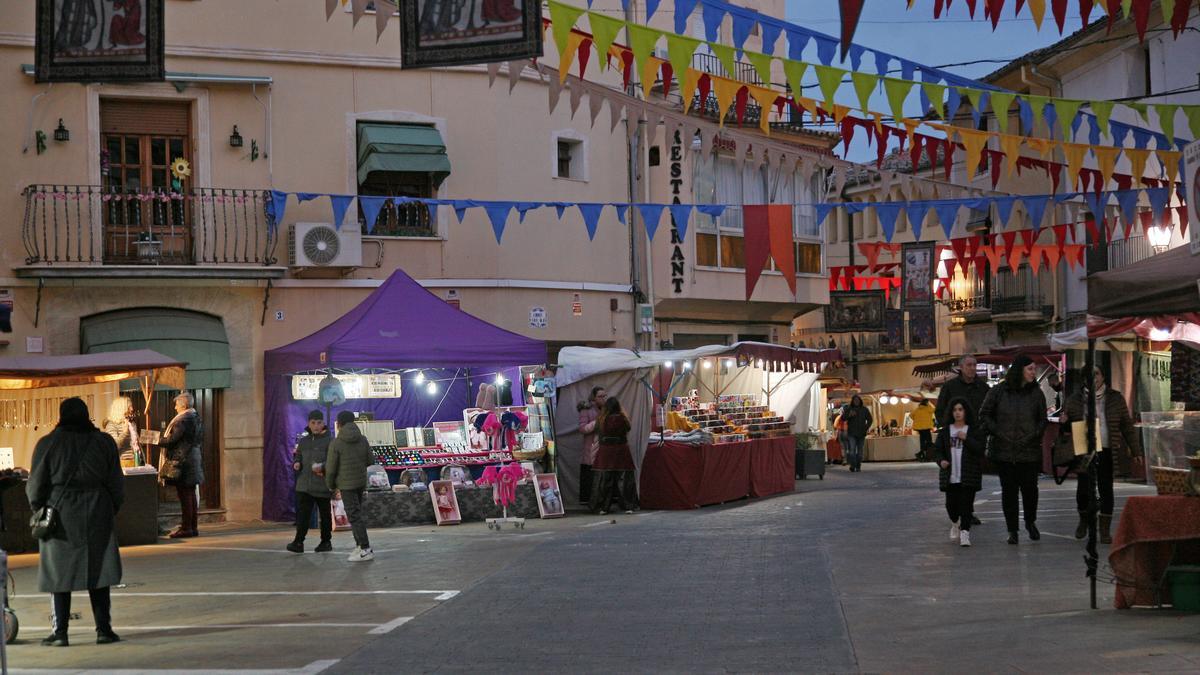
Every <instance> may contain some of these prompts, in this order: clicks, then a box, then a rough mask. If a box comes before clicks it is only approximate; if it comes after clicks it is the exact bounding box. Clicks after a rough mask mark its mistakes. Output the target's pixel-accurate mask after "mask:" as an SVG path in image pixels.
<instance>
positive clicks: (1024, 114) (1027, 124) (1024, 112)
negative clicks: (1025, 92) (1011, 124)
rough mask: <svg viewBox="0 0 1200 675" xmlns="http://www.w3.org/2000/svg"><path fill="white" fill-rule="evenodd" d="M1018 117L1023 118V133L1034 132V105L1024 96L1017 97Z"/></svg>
mask: <svg viewBox="0 0 1200 675" xmlns="http://www.w3.org/2000/svg"><path fill="white" fill-rule="evenodd" d="M1017 117H1018V118H1019V119H1020V120H1021V133H1023V134H1025V135H1026V136H1028V135H1030V134H1032V133H1033V106H1031V105H1029V101H1026V100H1025V99H1024V98H1023V97H1021V98H1018V99H1017Z"/></svg>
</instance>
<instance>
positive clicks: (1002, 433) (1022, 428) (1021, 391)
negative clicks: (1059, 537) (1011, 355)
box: [979, 354, 1046, 545]
mask: <svg viewBox="0 0 1200 675" xmlns="http://www.w3.org/2000/svg"><path fill="white" fill-rule="evenodd" d="M979 418H980V421H982V422H983V426H984V427H985V428H986V429H987V432H988V436H989V439H988V440H989V443H990V452H991V458H992V460H993V461H994V462H995V465H996V473H998V474H1000V490H1001V497H1000V501H1001V503H1002V505H1003V507H1004V522H1005V524H1006V525H1007V526H1008V543H1010V544H1014V545H1015V544H1016V543H1017V525H1018V519H1017V515H1018V503H1017V502H1018V498H1019V499H1020V501H1021V502H1022V503H1023V504H1024V506H1025V513H1024V515H1025V529H1026V530H1027V531H1028V532H1029V538H1030V539H1031V540H1033V541H1037V540H1038V539H1041V538H1042V535H1041V533H1040V532H1039V531H1038V528H1037V524H1036V521H1037V505H1038V474H1040V473H1041V468H1042V434H1043V432H1044V431H1045V430H1046V396H1045V395H1044V394H1042V388H1041V386H1040V385H1038V382H1037V366H1036V365H1035V364H1034V362H1033V359H1030V358H1029V357H1028V356H1025V355H1024V354H1021V355H1020V356H1018V357H1017V358H1015V359H1013V364H1012V366H1010V367H1009V369H1008V372H1007V373H1005V375H1004V381H1003V382H1001V383H1000V384H998V385H996V386H995V387H992V389H991V391H989V392H988V395H987V398H985V399H984V400H983V408H982V409H981V410H980V412H979Z"/></svg>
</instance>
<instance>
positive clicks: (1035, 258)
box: [1029, 244, 1053, 277]
mask: <svg viewBox="0 0 1200 675" xmlns="http://www.w3.org/2000/svg"><path fill="white" fill-rule="evenodd" d="M1050 248H1053V246H1052V247H1050ZM1041 265H1042V247H1041V246H1039V245H1037V244H1034V245H1033V246H1030V247H1029V271H1030V272H1032V273H1033V276H1035V277H1036V276H1037V273H1038V268H1039V267H1041Z"/></svg>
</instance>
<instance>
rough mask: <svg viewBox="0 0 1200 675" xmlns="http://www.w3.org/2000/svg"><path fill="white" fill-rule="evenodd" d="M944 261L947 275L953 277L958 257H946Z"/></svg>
mask: <svg viewBox="0 0 1200 675" xmlns="http://www.w3.org/2000/svg"><path fill="white" fill-rule="evenodd" d="M943 262H945V263H946V277H947V278H949V279H953V278H954V272H955V267H956V263H958V259H957V258H946V259H945V260H944V261H943Z"/></svg>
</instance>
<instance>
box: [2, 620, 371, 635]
mask: <svg viewBox="0 0 1200 675" xmlns="http://www.w3.org/2000/svg"><path fill="white" fill-rule="evenodd" d="M384 625H386V624H384ZM379 626H380V624H377V623H319V622H314V623H210V624H199V625H194V626H166V625H164V626H113V630H115V631H130V632H135V633H141V632H149V631H160V630H205V629H210V628H220V629H224V630H231V629H245V628H378V627H379ZM21 627H22V628H25V626H21ZM29 630H36V631H44V630H50V627H49V626H33V627H31V628H29Z"/></svg>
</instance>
